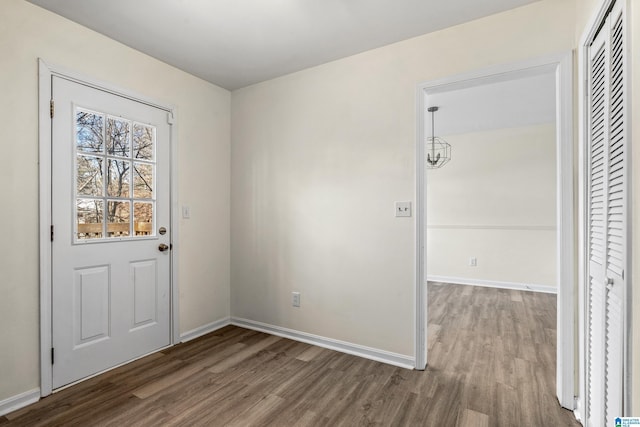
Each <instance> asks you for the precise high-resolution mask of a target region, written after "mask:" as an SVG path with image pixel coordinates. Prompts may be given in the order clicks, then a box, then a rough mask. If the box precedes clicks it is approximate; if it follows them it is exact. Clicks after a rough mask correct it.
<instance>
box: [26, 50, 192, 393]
mask: <svg viewBox="0 0 640 427" xmlns="http://www.w3.org/2000/svg"><path fill="white" fill-rule="evenodd" d="M53 76H58V77H61V78H64V79H67V80H71V81H74V82H76V83H79V84H82V85H85V86H89V87H93V88H96V89H99V90H102V91H105V92H108V93H111V94H114V95H117V96H121V97H123V98H127V99H131V100H133V101H136V102H140V103H142V104H146V105H149V106H152V107H155V108H159V109H161V110H165V111H166V112H167V113H168V117H171V119H172V123H171V124H172V126H171V141H170V144H171V150H170V152H171V154H170V155H171V159H170V170H171V181H170V204H171V242H173V250H172V251H171V261H170V269H171V310H170V315H171V344H172V345H173V344H175V343H177V342H180V332H179V331H180V328H179V325H178V321H179V316H178V271H177V266H178V253H179V251H178V249H179V248H178V245H176V242H178V232H179V230H178V224H179V221H178V218H179V217H178V202H177V201H178V179H177V177H178V171H177V160H178V144H177V142H178V130H177V124H176V119H177V110H176V108H175V107H172V106H167V105H164V104H161V103H159V102H156V101H153V100H151V99H149V98H147V97H144V96H141V95H138V94H135V93H133V92H131V91H128V90H124V89H121V88H118V87H115V86H113V85H110V84H108V83H104V82H99V81H96V80H95V79H92V78H87V77H86V76H82V75H80V74H78V73H76V72H73V71H68V70H65V69H63V68H61V67H58V66H52V65H49V64H47V63H45V62H44V61H43V60H42V59H39V60H38V78H39V88H38V139H39V163H40V164H39V173H40V177H39V200H40V212H39V222H40V228H39V240H40V395H41V396H42V397H44V396H47V395H49V394H51V393H52V391H53V389H52V378H53V377H52V375H53V369H52V366H51V348H52V324H51V283H52V275H51V271H52V263H51V223H52V219H51V212H52V200H51V181H52V180H51V172H52V171H51V146H52V128H51V117H50V100H51V96H52V87H51V79H52V77H53Z"/></svg>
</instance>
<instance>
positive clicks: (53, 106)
mask: <svg viewBox="0 0 640 427" xmlns="http://www.w3.org/2000/svg"><path fill="white" fill-rule="evenodd" d="M55 109H56V107H55V103H54V102H53V99H52V100H51V101H49V115H50V116H51V118H52V119H53V113H54V112H55Z"/></svg>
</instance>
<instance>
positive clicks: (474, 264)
mask: <svg viewBox="0 0 640 427" xmlns="http://www.w3.org/2000/svg"><path fill="white" fill-rule="evenodd" d="M477 266H478V258H476V257H474V256H472V257H471V258H469V267H477Z"/></svg>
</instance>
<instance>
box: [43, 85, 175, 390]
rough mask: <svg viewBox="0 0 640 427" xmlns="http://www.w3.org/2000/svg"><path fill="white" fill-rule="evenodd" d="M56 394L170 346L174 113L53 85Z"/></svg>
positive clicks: (84, 88)
mask: <svg viewBox="0 0 640 427" xmlns="http://www.w3.org/2000/svg"><path fill="white" fill-rule="evenodd" d="M52 99H53V101H54V105H55V114H54V117H53V119H52V133H53V135H52V144H53V146H52V165H51V169H52V189H51V192H52V218H53V221H52V222H53V227H52V254H53V255H52V270H53V271H52V276H53V284H52V338H53V351H52V352H53V355H52V359H53V388H54V389H55V388H58V387H61V386H63V385H65V384H69V383H71V382H74V381H77V380H80V379H82V378H85V377H87V376H90V375H92V374H95V373H98V372H101V371H103V370H106V369H108V368H111V367H114V366H116V365H118V364H121V363H124V362H127V361H129V360H132V359H134V358H136V357H139V356H142V355H144V354H147V353H149V352H152V351H154V350H157V349H159V348H162V347H165V346H167V345H169V344H170V342H171V341H170V328H171V317H170V245H171V239H170V235H171V230H170V229H169V226H170V201H169V182H170V179H169V173H170V166H169V165H170V157H169V153H170V147H169V144H170V125H169V124H168V120H167V119H168V113H167V111H164V110H161V109H159V108H156V107H152V106H149V105H145V104H142V103H140V102H136V101H133V100H130V99H127V98H124V97H121V96H117V95H114V94H111V93H108V92H105V91H102V90H99V89H95V88H92V87H88V86H85V85H82V84H78V83H75V82H72V81H69V80H66V79H64V78H60V77H53V78H52Z"/></svg>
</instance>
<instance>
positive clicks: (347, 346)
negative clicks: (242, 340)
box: [231, 317, 415, 369]
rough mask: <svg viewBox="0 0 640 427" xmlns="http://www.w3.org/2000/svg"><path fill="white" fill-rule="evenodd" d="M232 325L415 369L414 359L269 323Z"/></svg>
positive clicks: (238, 320) (236, 319)
mask: <svg viewBox="0 0 640 427" xmlns="http://www.w3.org/2000/svg"><path fill="white" fill-rule="evenodd" d="M231 324H232V325H235V326H239V327H241V328H247V329H253V330H254V331H260V332H264V333H266V334H270V335H277V336H279V337H283V338H288V339H290V340H294V341H300V342H304V343H307V344H312V345H316V346H318V347H323V348H328V349H330V350H335V351H339V352H342V353H347V354H352V355H354V356H358V357H364V358H365V359H371V360H375V361H376V362H382V363H386V364H389V365H393V366H398V367H400V368H405V369H413V368H414V365H415V360H414V359H413V357H410V356H405V355H403V354H398V353H392V352H390V351H385V350H379V349H377V348H371V347H366V346H363V345H359V344H353V343H350V342H346V341H340V340H335V339H332V338H326V337H322V336H319V335H313V334H309V333H306V332H301V331H296V330H294V329H288V328H283V327H281V326H275V325H269V324H267V323H262V322H256V321H255V320H249V319H243V318H240V317H232V318H231Z"/></svg>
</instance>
